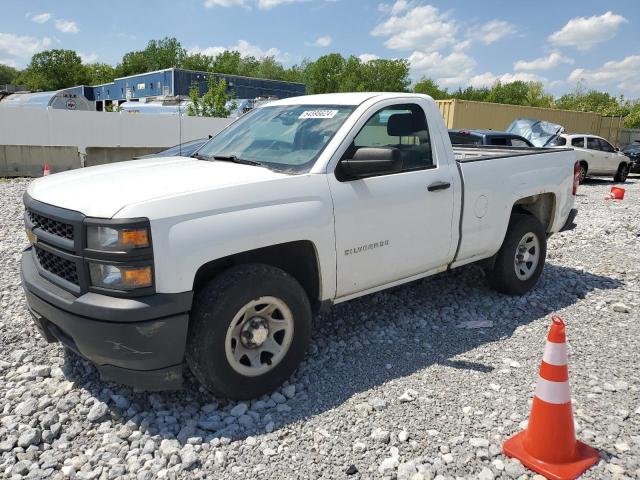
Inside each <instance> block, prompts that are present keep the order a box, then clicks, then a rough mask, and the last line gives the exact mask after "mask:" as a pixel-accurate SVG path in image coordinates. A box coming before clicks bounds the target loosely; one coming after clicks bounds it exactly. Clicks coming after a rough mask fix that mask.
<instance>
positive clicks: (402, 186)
mask: <svg viewBox="0 0 640 480" xmlns="http://www.w3.org/2000/svg"><path fill="white" fill-rule="evenodd" d="M396 102H397V101H396ZM376 108H377V110H376V109H375V108H373V109H372V111H371V113H369V115H370V116H369V118H368V120H367V121H366V123H365V124H364V126H362V128H361V129H360V130H359V132H358V133H357V134H355V136H354V140H353V142H352V144H351V145H350V147H349V148H348V149H347V151H346V152H345V154H344V155H343V158H352V156H353V153H354V152H355V151H356V150H357V149H359V148H366V147H374V148H394V149H398V150H399V151H400V156H401V159H402V167H401V169H400V171H396V172H394V173H388V174H380V175H377V176H372V177H368V178H359V179H342V180H339V177H340V175H339V171H338V175H337V176H336V175H329V176H328V178H329V186H330V189H331V194H332V197H333V201H334V218H335V232H336V250H337V279H336V280H337V292H336V293H337V295H336V296H337V297H346V296H349V295H353V294H356V293H358V292H362V291H365V290H368V289H373V288H375V287H379V286H382V285H385V284H388V283H391V282H394V281H398V280H402V279H405V278H408V277H411V276H413V275H417V274H420V273H423V272H427V271H429V270H432V269H435V268H438V267H443V266H445V265H446V264H447V263H448V261H449V260H450V256H451V255H452V250H453V249H452V228H453V205H454V201H453V190H454V189H453V178H452V172H451V168H450V167H449V166H448V165H447V164H446V163H445V164H443V165H439V164H438V162H437V158H436V155H434V149H433V148H432V141H431V137H430V134H429V128H428V125H427V121H426V116H425V112H424V109H423V108H422V107H421V106H420V105H419V104H418V103H417V102H416V103H411V102H408V103H402V104H398V103H395V104H390V105H388V106H384V107H376ZM339 168H340V164H338V167H337V168H336V169H337V170H339ZM456 173H457V172H456ZM434 186H435V188H434Z"/></svg>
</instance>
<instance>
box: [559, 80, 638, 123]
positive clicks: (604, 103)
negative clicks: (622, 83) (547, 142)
mask: <svg viewBox="0 0 640 480" xmlns="http://www.w3.org/2000/svg"><path fill="white" fill-rule="evenodd" d="M555 107H556V108H560V109H562V110H577V111H579V112H595V113H599V114H600V115H609V116H624V115H627V114H629V113H630V109H629V108H625V104H624V99H623V98H622V97H621V98H620V100H618V99H617V98H616V97H614V96H612V95H610V94H609V93H606V92H598V91H597V90H589V91H587V90H586V89H585V88H584V86H583V85H582V84H581V83H579V84H578V85H576V88H575V89H574V90H573V92H571V93H567V94H565V95H562V96H561V97H560V98H558V99H557V100H556V102H555Z"/></svg>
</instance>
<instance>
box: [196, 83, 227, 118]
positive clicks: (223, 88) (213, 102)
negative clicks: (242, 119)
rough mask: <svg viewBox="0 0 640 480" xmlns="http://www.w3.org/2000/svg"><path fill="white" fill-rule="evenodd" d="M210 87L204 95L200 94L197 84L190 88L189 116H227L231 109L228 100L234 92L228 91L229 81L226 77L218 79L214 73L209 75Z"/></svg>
mask: <svg viewBox="0 0 640 480" xmlns="http://www.w3.org/2000/svg"><path fill="white" fill-rule="evenodd" d="M208 87H209V89H208V90H207V93H205V94H204V96H202V97H200V96H199V91H198V87H197V86H193V87H191V89H190V90H189V99H190V100H191V103H190V105H189V109H188V111H187V115H189V116H199V117H219V118H227V117H228V116H229V114H230V113H231V110H230V109H228V108H227V102H228V101H229V100H231V99H232V98H233V92H229V93H227V82H225V81H224V79H220V81H217V80H216V78H215V76H214V75H211V76H210V77H209V85H208Z"/></svg>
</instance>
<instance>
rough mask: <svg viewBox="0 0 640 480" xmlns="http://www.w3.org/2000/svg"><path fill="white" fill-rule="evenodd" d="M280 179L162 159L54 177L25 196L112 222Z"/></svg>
mask: <svg viewBox="0 0 640 480" xmlns="http://www.w3.org/2000/svg"><path fill="white" fill-rule="evenodd" d="M284 176H286V175H285V174H282V173H277V172H273V171H271V170H269V169H267V168H263V167H257V166H251V165H241V164H237V163H231V162H221V161H205V160H197V159H195V158H187V157H164V158H150V159H148V160H133V161H128V162H120V163H115V164H110V165H100V166H96V167H89V168H81V169H78V170H71V171H68V172H62V173H57V174H55V175H51V176H48V177H42V178H39V179H37V180H35V181H33V182H32V183H31V184H30V185H29V188H28V190H27V193H28V194H29V195H30V196H31V197H32V198H34V199H35V200H39V201H41V202H44V203H48V204H50V205H55V206H57V207H61V208H67V209H70V210H75V211H78V212H80V213H83V214H84V215H86V216H88V217H100V218H111V217H113V216H114V215H115V214H116V213H117V212H118V211H119V210H121V209H122V208H123V207H126V206H127V205H131V204H134V203H137V202H142V201H146V200H151V199H156V198H162V197H170V196H174V195H179V194H183V193H187V192H192V191H198V190H207V189H215V188H221V187H226V186H230V185H240V184H246V183H253V182H260V181H265V180H271V179H275V178H280V177H284Z"/></svg>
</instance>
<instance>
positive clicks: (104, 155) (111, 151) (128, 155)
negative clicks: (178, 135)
mask: <svg viewBox="0 0 640 480" xmlns="http://www.w3.org/2000/svg"><path fill="white" fill-rule="evenodd" d="M162 149H163V147H87V149H86V152H87V153H86V156H85V158H84V166H85V167H93V166H94V165H103V164H105V163H115V162H125V161H127V160H131V159H132V158H133V157H138V156H140V155H147V154H149V153H156V152H159V151H160V150H162Z"/></svg>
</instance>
